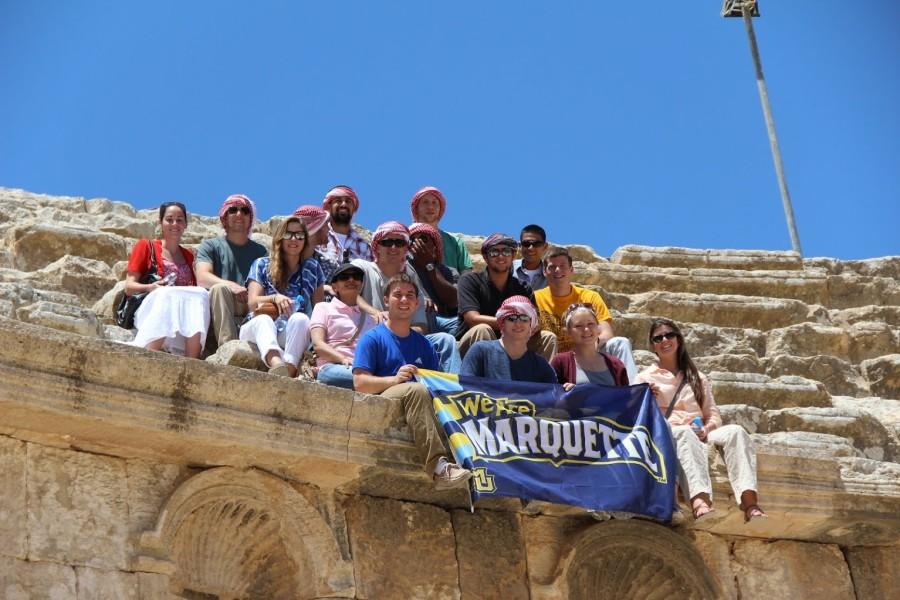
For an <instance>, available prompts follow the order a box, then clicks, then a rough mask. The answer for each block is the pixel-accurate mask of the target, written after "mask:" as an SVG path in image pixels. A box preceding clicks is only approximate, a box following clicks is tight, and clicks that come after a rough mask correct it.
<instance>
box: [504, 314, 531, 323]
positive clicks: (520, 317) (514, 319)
mask: <svg viewBox="0 0 900 600" xmlns="http://www.w3.org/2000/svg"><path fill="white" fill-rule="evenodd" d="M506 320H507V321H509V322H510V323H518V322H520V321H521V322H525V321H531V317H529V316H528V315H523V314H522V313H516V314H514V315H509V316H508V317H506Z"/></svg>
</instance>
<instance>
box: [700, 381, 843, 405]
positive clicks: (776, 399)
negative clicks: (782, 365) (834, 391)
mask: <svg viewBox="0 0 900 600" xmlns="http://www.w3.org/2000/svg"><path fill="white" fill-rule="evenodd" d="M707 375H708V376H709V379H710V383H711V385H712V390H713V396H714V397H715V400H716V404H717V405H722V406H727V405H729V404H746V405H748V406H753V407H756V408H759V409H762V410H777V409H782V408H794V407H808V406H824V407H831V396H829V395H828V392H827V391H826V390H825V386H824V385H822V384H821V383H820V382H818V381H813V380H812V379H806V378H804V377H797V376H793V375H784V376H782V377H779V378H777V379H772V378H771V377H769V376H768V375H762V374H760V373H729V372H724V371H712V372H710V373H707Z"/></svg>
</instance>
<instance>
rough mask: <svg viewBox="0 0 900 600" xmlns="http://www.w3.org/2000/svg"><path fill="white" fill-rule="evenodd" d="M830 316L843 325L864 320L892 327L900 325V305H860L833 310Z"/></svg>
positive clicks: (832, 319)
mask: <svg viewBox="0 0 900 600" xmlns="http://www.w3.org/2000/svg"><path fill="white" fill-rule="evenodd" d="M829 316H830V318H831V321H832V322H833V323H835V324H836V325H837V324H840V325H842V326H847V325H853V324H854V323H861V322H864V321H875V322H879V323H887V324H888V325H890V326H892V327H900V306H890V305H883V304H879V305H875V306H858V307H856V308H846V309H843V310H831V311H829Z"/></svg>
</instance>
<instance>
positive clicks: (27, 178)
mask: <svg viewBox="0 0 900 600" xmlns="http://www.w3.org/2000/svg"><path fill="white" fill-rule="evenodd" d="M720 7H721V2H720V1H719V0H705V1H698V0H692V1H689V2H680V3H674V4H673V3H671V2H657V3H653V2H640V3H638V2H612V1H602V2H601V1H597V0H594V1H583V2H565V1H560V2H535V1H521V0H520V1H518V2H513V1H499V0H498V1H492V2H466V1H463V2H453V3H449V2H440V3H439V2H428V1H413V0H409V1H407V2H399V1H394V2H373V1H371V0H369V1H347V2H300V1H296V2H257V3H253V4H252V5H251V4H250V3H238V2H227V1H219V2H212V1H199V0H196V1H187V2H186V1H178V2H176V1H167V0H155V1H154V2H144V3H138V2H130V1H108V2H99V1H89V0H80V1H78V2H71V1H61V0H46V1H41V2H34V1H25V0H22V1H18V0H0V81H2V82H3V85H2V90H3V92H2V94H0V131H2V135H0V186H4V187H18V188H25V189H28V190H31V191H34V192H40V193H48V194H60V195H78V196H85V197H106V198H112V199H116V200H125V201H128V202H130V203H132V204H134V205H135V206H138V207H140V208H147V207H151V206H155V205H157V204H158V203H160V202H162V201H165V200H173V199H174V200H181V201H184V202H186V203H187V205H188V208H189V210H192V211H194V212H198V213H202V214H214V213H215V211H216V209H217V207H218V205H219V204H220V203H221V201H222V200H223V199H224V198H225V197H226V196H227V195H228V194H230V193H235V192H240V193H245V194H248V195H250V196H251V197H252V198H254V200H255V201H256V202H257V205H258V206H259V207H260V212H261V214H262V216H263V217H264V218H268V217H269V216H272V215H275V214H286V213H288V212H290V211H291V210H293V208H295V207H296V206H298V205H300V204H308V203H315V204H318V203H319V202H320V201H321V198H322V196H323V194H324V193H325V191H327V190H328V189H329V188H330V187H331V186H333V185H335V184H338V183H343V184H349V185H351V186H353V187H354V188H355V189H356V190H357V191H358V193H359V194H360V197H361V200H362V207H361V210H360V212H359V213H358V214H357V217H356V219H357V221H359V222H360V223H362V224H363V225H365V226H367V227H369V228H374V226H376V225H377V224H378V223H379V222H381V221H384V220H388V219H398V220H402V221H404V222H408V221H409V209H408V205H409V199H410V197H411V196H412V194H413V192H415V190H416V189H418V188H419V187H421V186H423V185H436V186H438V187H440V188H441V189H442V190H444V192H445V194H446V195H447V198H448V201H449V208H448V212H447V215H446V216H445V218H444V220H443V221H442V227H444V228H445V229H448V230H451V231H464V232H466V233H472V234H482V235H484V234H489V233H491V232H493V231H506V232H509V233H512V234H517V233H518V230H519V229H520V228H521V227H522V226H523V225H525V224H527V223H532V222H536V223H540V224H542V225H544V226H545V227H546V228H547V229H548V232H549V237H550V239H551V240H553V241H557V242H561V243H584V244H589V245H591V246H593V247H594V248H595V249H596V250H597V251H598V253H600V254H601V255H609V254H611V253H612V252H613V251H614V250H615V248H617V247H618V246H621V245H624V244H629V243H636V244H648V245H677V246H689V247H697V248H760V249H773V250H774V249H789V248H790V238H789V236H788V233H787V228H786V226H785V223H784V216H783V212H782V207H781V199H780V196H779V193H778V187H777V183H776V180H775V176H774V171H773V167H772V159H771V155H770V151H769V145H768V139H767V136H766V131H765V126H764V122H763V117H762V111H761V109H760V103H759V98H758V95H757V91H756V83H755V79H754V74H753V67H752V63H751V59H750V54H749V50H748V46H747V38H746V35H745V33H744V29H743V24H742V22H741V21H740V19H722V18H721V17H719V9H720ZM760 8H761V11H762V18H760V19H757V20H755V26H756V33H757V37H758V40H759V44H760V49H761V53H762V59H763V66H764V69H765V74H766V79H767V82H768V85H769V93H770V97H771V101H772V104H773V110H774V115H775V122H776V125H777V129H778V134H779V137H780V141H781V147H782V152H783V155H784V163H785V169H786V172H787V177H788V185H789V187H790V190H791V195H792V197H793V201H794V210H795V214H796V218H797V223H798V227H799V231H800V238H801V242H802V244H803V250H804V254H805V255H806V256H836V257H840V258H866V257H875V256H883V255H891V254H900V242H898V238H900V236H898V231H900V68H898V59H900V35H898V33H900V30H898V23H900V2H896V0H872V1H869V2H864V3H848V2H841V1H839V0H818V1H816V2H799V1H795V2H777V1H774V0H764V1H763V2H761V5H760Z"/></svg>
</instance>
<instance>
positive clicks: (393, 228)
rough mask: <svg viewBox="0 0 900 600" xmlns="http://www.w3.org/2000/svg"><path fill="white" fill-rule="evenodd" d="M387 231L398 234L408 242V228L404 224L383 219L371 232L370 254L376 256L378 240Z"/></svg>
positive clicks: (387, 232)
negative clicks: (373, 231)
mask: <svg viewBox="0 0 900 600" xmlns="http://www.w3.org/2000/svg"><path fill="white" fill-rule="evenodd" d="M389 233H392V234H395V235H399V236H400V237H402V238H403V239H405V240H406V241H407V242H409V229H407V228H406V225H404V224H403V223H400V222H399V221H385V222H384V223H382V224H381V225H379V226H378V229H376V230H375V233H373V234H372V256H378V242H380V241H381V238H383V237H384V236H386V235H388V234H389Z"/></svg>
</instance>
